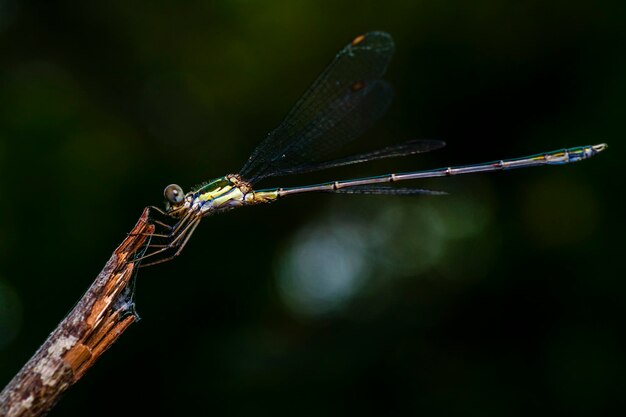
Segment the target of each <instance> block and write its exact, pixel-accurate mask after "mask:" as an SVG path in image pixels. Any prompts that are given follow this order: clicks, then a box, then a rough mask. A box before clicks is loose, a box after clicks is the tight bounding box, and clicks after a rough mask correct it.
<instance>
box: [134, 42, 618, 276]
mask: <svg viewBox="0 0 626 417" xmlns="http://www.w3.org/2000/svg"><path fill="white" fill-rule="evenodd" d="M393 51H394V42H393V39H392V38H391V36H390V35H389V34H387V33H385V32H369V33H366V34H364V35H361V36H358V37H356V38H355V39H354V40H353V41H352V42H351V43H350V44H348V45H347V46H346V47H345V48H343V49H342V50H341V51H340V52H339V53H338V54H337V55H336V56H335V58H334V59H333V61H332V62H331V63H330V65H329V66H328V67H327V68H326V69H325V70H324V72H322V74H321V75H320V76H319V77H318V78H317V80H315V82H314V83H313V84H312V85H311V87H309V89H308V90H307V91H306V92H305V94H304V95H303V96H302V97H301V98H300V99H299V100H298V102H297V103H296V104H295V106H294V107H293V109H292V110H291V111H290V112H289V113H288V114H287V117H286V118H285V119H284V120H283V122H282V123H281V124H280V125H279V126H278V127H277V128H276V129H275V130H273V131H272V132H270V133H269V134H268V135H267V137H266V138H265V140H263V142H261V144H260V145H259V146H258V147H257V148H256V149H255V150H254V152H252V155H251V156H250V157H249V158H248V161H247V162H246V163H245V165H244V166H243V168H242V169H241V170H240V171H239V173H237V174H229V175H226V176H224V177H220V178H216V179H214V180H211V181H209V182H207V183H204V184H202V185H200V186H198V187H196V188H194V189H192V190H191V191H189V192H188V193H186V194H185V193H184V192H183V190H182V188H181V187H179V186H178V185H176V184H171V185H168V186H167V187H166V188H165V191H164V195H165V199H166V208H165V211H161V210H159V209H156V208H155V209H156V211H157V212H159V213H160V214H161V215H163V216H165V218H167V219H171V220H174V224H173V225H169V224H167V223H168V222H166V221H165V222H164V221H159V220H156V219H154V223H155V225H158V226H160V227H162V228H164V230H165V231H164V232H163V233H155V234H153V235H152V236H153V237H154V238H158V239H162V240H163V242H162V243H161V244H157V242H155V241H152V242H151V243H150V245H149V249H150V251H149V252H148V253H147V254H145V255H144V256H142V257H141V258H138V259H137V260H143V259H147V258H148V259H150V263H148V264H147V265H153V264H157V263H161V262H165V261H167V260H170V259H172V258H174V257H176V256H177V255H178V254H179V253H180V252H181V250H182V249H183V248H184V247H185V245H186V244H187V242H188V241H189V238H190V237H191V235H192V234H193V232H194V230H195V229H196V227H197V226H198V224H199V223H200V220H201V219H202V218H203V217H206V216H208V215H211V214H214V213H219V212H222V211H225V210H230V209H233V208H236V207H241V206H247V205H253V204H261V203H270V202H273V201H276V200H277V199H279V198H281V197H286V196H290V195H295V194H302V193H308V192H331V193H343V194H385V195H418V194H429V195H436V194H445V193H442V192H438V191H430V190H424V189H419V188H399V187H393V186H391V185H381V184H391V183H395V182H399V181H404V180H413V179H419V178H432V177H443V176H450V175H459V174H470V173H475V172H488V171H500V170H505V169H513V168H525V167H531V166H539V165H552V164H567V163H570V162H576V161H580V160H583V159H586V158H589V157H592V156H594V155H595V154H597V153H598V152H600V151H602V150H604V149H605V148H606V144H599V145H593V146H581V147H575V148H568V149H561V150H558V151H552V152H544V153H540V154H537V155H534V156H528V157H523V158H515V159H505V160H499V161H494V162H487V163H482V164H475V165H467V166H459V167H447V168H439V169H433V170H428V171H416V172H403V173H394V174H385V175H378V176H375V177H367V178H357V179H348V180H340V181H329V182H325V183H322V184H315V185H306V186H301V187H290V188H271V189H262V190H256V189H255V188H254V187H255V185H256V184H257V183H258V182H259V181H261V180H263V179H266V178H269V177H276V176H282V175H290V174H301V173H305V172H311V171H317V170H321V169H327V168H334V167H339V166H344V165H349V164H356V163H361V162H366V161H372V160H375V159H382V158H390V157H397V156H405V155H413V154H417V153H422V152H428V151H432V150H434V149H438V148H441V147H443V146H444V145H445V143H444V142H441V141H437V140H413V141H409V142H405V143H402V144H399V145H395V146H390V147H387V148H383V149H379V150H376V151H373V152H367V153H362V154H359V155H353V156H350V157H346V158H340V159H329V156H330V154H331V153H332V152H333V151H335V150H337V149H338V148H339V147H340V146H342V145H345V144H347V143H348V142H351V141H352V140H354V139H356V138H357V137H359V136H360V135H361V134H362V133H364V132H365V131H366V130H367V129H368V128H369V127H371V126H372V125H373V124H374V122H375V121H376V120H377V119H379V118H380V117H381V116H382V115H383V114H384V113H385V111H386V110H387V107H389V104H390V103H391V100H392V96H393V90H392V88H391V86H390V85H389V83H387V82H386V81H384V80H383V79H382V76H383V74H384V73H385V70H386V69H387V65H388V64H389V61H390V59H391V55H392V54H393Z"/></svg>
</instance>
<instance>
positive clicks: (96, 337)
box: [0, 208, 154, 417]
mask: <svg viewBox="0 0 626 417" xmlns="http://www.w3.org/2000/svg"><path fill="white" fill-rule="evenodd" d="M148 210H149V209H148V208H146V209H145V210H144V211H143V213H142V215H141V217H140V218H139V221H138V222H137V224H136V225H135V227H134V228H133V230H132V231H131V233H130V234H129V235H128V237H127V238H126V239H125V240H124V241H123V242H122V244H121V245H120V246H119V247H118V248H117V249H116V250H115V252H113V255H112V256H111V259H109V261H108V262H107V264H106V265H105V266H104V269H103V270H102V272H100V274H99V275H98V277H97V278H96V280H95V281H94V282H93V283H92V284H91V286H90V287H89V289H88V290H87V292H86V293H85V294H84V295H83V297H82V298H81V299H80V300H79V302H78V303H77V304H76V306H75V307H74V309H73V310H72V311H71V312H70V313H69V314H68V315H67V316H66V317H65V318H64V319H63V321H61V323H59V325H58V326H57V328H56V329H55V330H54V331H53V332H52V333H51V334H50V336H49V337H48V339H47V340H46V341H45V343H44V344H43V345H42V346H41V347H40V348H39V350H37V352H36V353H35V354H34V355H33V357H32V358H31V359H30V360H29V361H28V362H27V363H26V364H25V365H24V367H23V368H22V369H21V370H20V371H19V372H18V374H17V375H16V376H15V377H14V378H13V379H12V380H11V381H10V382H9V384H8V385H7V386H6V387H5V388H4V389H3V390H2V392H1V393H0V416H2V417H4V416H6V417H35V416H43V415H45V414H46V413H47V412H48V411H49V410H50V409H51V408H52V407H53V406H54V405H55V404H56V403H57V401H58V400H59V399H60V397H61V395H62V394H63V393H64V392H65V390H67V389H68V388H69V387H70V386H72V385H73V384H74V383H76V381H78V380H79V379H80V378H81V377H82V376H83V375H84V374H85V372H87V370H89V368H91V366H92V365H93V364H94V363H95V362H96V361H97V360H98V358H100V356H101V355H102V354H103V353H104V352H105V351H106V350H107V349H108V348H109V347H110V346H111V345H112V344H113V343H114V342H115V341H116V340H117V338H118V337H119V336H120V335H121V334H122V333H123V332H124V330H126V329H127V328H128V326H130V325H131V324H132V323H133V322H134V321H136V320H137V319H138V316H137V314H136V313H135V308H134V301H133V290H134V289H133V286H134V278H135V275H136V272H137V265H136V264H135V263H134V262H133V255H134V254H135V253H136V252H138V251H140V250H141V249H142V248H143V247H144V242H145V241H146V238H147V236H148V235H149V234H150V233H152V232H153V231H154V226H153V225H152V224H150V223H149V222H148Z"/></svg>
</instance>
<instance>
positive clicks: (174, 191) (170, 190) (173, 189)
mask: <svg viewBox="0 0 626 417" xmlns="http://www.w3.org/2000/svg"><path fill="white" fill-rule="evenodd" d="M163 195H164V196H165V198H166V199H167V201H169V202H170V203H172V204H179V203H181V202H182V201H183V199H184V198H185V193H183V189H182V188H180V186H179V185H176V184H170V185H168V186H167V187H165V191H163Z"/></svg>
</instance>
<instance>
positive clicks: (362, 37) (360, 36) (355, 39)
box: [352, 35, 365, 46]
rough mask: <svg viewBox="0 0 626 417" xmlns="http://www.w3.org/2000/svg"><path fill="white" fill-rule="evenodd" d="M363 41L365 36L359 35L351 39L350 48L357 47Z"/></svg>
mask: <svg viewBox="0 0 626 417" xmlns="http://www.w3.org/2000/svg"><path fill="white" fill-rule="evenodd" d="M364 40H365V35H359V36H357V37H356V38H354V39H352V46H357V45H358V44H360V43H361V42H363V41H364Z"/></svg>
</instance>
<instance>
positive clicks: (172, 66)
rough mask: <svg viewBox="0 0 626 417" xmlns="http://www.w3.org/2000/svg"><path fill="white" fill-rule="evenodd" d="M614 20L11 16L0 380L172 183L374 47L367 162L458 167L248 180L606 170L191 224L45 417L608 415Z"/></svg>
mask: <svg viewBox="0 0 626 417" xmlns="http://www.w3.org/2000/svg"><path fill="white" fill-rule="evenodd" d="M624 21H626V7H625V4H624V2H621V1H599V2H582V1H580V2H576V1H575V2H571V1H549V2H546V1H538V0H537V1H527V2H514V1H498V0H481V1H474V2H466V1H424V0H419V1H404V0H386V1H376V2H374V1H363V0H360V1H343V2H337V1H331V0H324V1H319V0H316V1H312V0H310V1H301V2H292V1H286V0H283V1H266V2H256V1H245V0H229V1H225V0H224V1H185V2H166V1H133V2H129V1H121V0H117V1H109V2H72V1H20V0H0V62H1V65H0V190H1V194H0V196H1V197H0V386H4V385H5V384H6V383H7V382H8V381H9V380H10V379H11V377H12V376H13V375H14V374H15V373H16V372H17V371H18V370H19V369H20V367H21V366H22V364H23V363H24V362H25V361H26V360H27V359H28V358H29V357H30V356H31V355H32V354H33V352H34V351H35V350H36V349H37V347H38V346H39V345H40V344H41V342H42V341H43V340H44V339H45V338H46V336H47V335H48V333H49V332H50V331H51V330H52V329H53V328H54V327H55V325H56V324H57V323H58V322H59V321H60V320H61V319H62V318H63V316H64V315H65V313H66V312H67V311H68V310H69V309H70V308H71V307H72V306H73V303H74V302H75V301H76V300H77V299H78V298H79V297H80V296H81V294H82V293H83V291H84V290H85V289H86V288H87V286H88V285H89V284H90V283H91V282H92V280H93V279H94V278H95V276H96V274H97V273H98V272H99V271H100V269H101V268H102V266H103V265H104V263H105V261H106V260H107V259H108V258H109V256H110V254H111V252H112V251H113V249H114V248H115V247H116V245H117V244H118V243H119V242H120V241H121V240H122V239H123V238H124V236H125V234H126V233H127V232H128V231H129V230H130V229H131V227H132V226H133V224H134V223H135V221H136V219H137V218H138V216H139V214H140V213H141V210H142V208H143V207H144V206H146V205H149V204H160V203H161V201H162V194H161V193H162V190H163V188H164V187H165V185H167V184H169V183H171V182H176V183H179V184H181V185H182V186H183V187H184V188H185V189H188V188H189V187H190V186H193V185H194V184H197V183H199V182H202V181H204V180H207V179H210V178H212V177H216V176H221V175H224V174H226V173H229V172H234V171H237V170H238V169H239V168H240V167H241V165H242V164H243V162H244V161H245V159H246V158H247V156H248V154H249V153H250V152H251V150H252V149H253V148H254V146H255V145H256V144H257V143H258V142H259V141H260V140H261V139H262V138H263V137H264V135H265V134H266V132H267V131H269V130H271V129H272V128H273V127H275V126H276V125H277V124H278V123H279V122H280V120H281V119H282V117H283V116H284V115H285V114H286V112H287V111H288V110H289V109H290V106H291V105H292V104H293V103H294V102H295V100H296V99H297V98H298V96H299V95H300V94H301V93H302V92H303V91H304V90H305V89H306V87H307V86H308V85H309V83H310V82H312V81H313V80H314V78H315V77H316V76H317V74H318V73H319V72H320V71H321V70H322V69H323V68H324V67H325V65H326V64H327V63H328V62H329V61H330V60H331V59H332V57H333V56H334V54H335V53H336V52H337V51H338V50H339V49H340V48H342V47H343V46H344V45H345V44H346V43H347V42H349V41H350V40H351V39H352V38H353V37H354V36H356V35H357V34H360V33H362V32H365V31H368V30H386V31H388V32H390V33H391V34H392V35H393V36H394V38H395V40H396V48H397V52H396V55H395V57H394V60H393V62H392V64H391V66H390V68H389V71H388V76H387V79H388V80H390V81H391V82H392V83H393V84H394V86H395V87H396V90H397V98H396V100H395V102H394V104H393V105H392V107H391V109H390V111H389V113H388V115H387V116H386V117H385V118H384V119H383V120H382V121H381V122H380V123H379V124H378V125H377V126H376V128H374V129H373V130H372V131H371V132H370V133H368V134H367V135H366V136H365V137H363V138H362V139H361V140H360V145H361V146H360V147H359V149H361V150H369V149H372V148H375V147H377V146H385V145H389V144H392V143H396V142H399V141H403V140H406V139H411V138H436V139H443V140H445V141H447V142H448V146H447V147H446V148H444V149H443V150H441V151H437V152H434V153H432V154H427V155H422V156H416V157H409V158H405V159H401V160H391V161H382V162H377V163H372V164H369V165H366V166H358V167H350V168H345V169H338V170H336V171H333V172H326V173H320V174H315V175H310V176H303V177H300V178H287V179H275V180H273V181H267V182H266V183H264V185H267V186H273V185H277V186H280V185H292V184H304V183H309V182H312V181H318V180H322V179H325V180H326V179H335V178H345V177H349V176H353V175H370V174H378V173H383V172H389V171H394V170H396V171H397V170H411V169H426V168H435V167H438V166H447V165H454V164H467V163H475V162H483V161H489V160H494V159H500V158H508V157H517V156H523V155H528V154H533V153H537V152H540V151H544V150H552V149H558V148H562V147H566V146H578V145H587V144H594V143H599V142H608V143H609V145H610V149H609V150H608V151H607V152H605V153H603V154H602V155H600V156H598V157H596V158H594V159H592V160H590V161H586V162H583V163H580V164H573V165H569V166H562V167H548V168H535V169H528V170H521V171H512V172H506V173H496V174H491V175H475V176H469V177H455V178H444V179H439V180H436V181H428V182H423V183H419V184H418V185H419V186H423V187H429V188H434V189H439V190H445V191H448V192H449V193H450V195H449V196H446V197H417V198H393V197H392V198H387V197H376V196H341V195H307V196H302V197H297V198H291V199H286V200H284V201H281V202H279V203H277V204H274V205H271V206H264V207H254V208H248V209H242V210H238V211H235V212H232V213H228V214H226V215H222V216H218V217H213V218H209V219H206V220H205V221H204V222H203V223H202V224H201V226H200V228H199V229H198V230H197V231H196V233H195V235H194V236H193V239H192V240H191V242H190V243H189V245H188V247H187V249H186V250H185V251H184V253H183V255H182V256H181V257H180V258H179V259H177V260H176V261H174V262H171V263H168V264H164V265H161V266H157V267H154V268H149V269H145V270H142V271H141V273H140V275H139V277H138V283H137V291H136V303H137V310H138V312H139V314H140V315H141V316H142V320H141V321H140V322H139V323H138V324H136V325H134V326H132V327H131V328H130V329H129V330H128V331H127V332H126V333H125V334H124V335H123V336H122V338H121V339H120V341H119V342H118V343H116V344H115V345H114V346H113V347H112V349H111V350H110V351H109V352H108V353H107V354H106V355H105V356H104V357H103V358H102V359H101V361H100V362H99V363H97V364H96V366H95V367H94V368H93V369H92V370H91V371H90V372H89V373H88V374H87V375H86V377H85V378H84V379H83V380H82V381H81V382H80V383H78V384H77V385H76V386H75V387H73V388H72V389H71V390H70V391H69V392H68V393H67V394H66V396H65V398H64V399H63V400H62V401H61V403H60V404H59V405H58V406H57V408H56V409H55V410H54V411H53V412H52V413H51V415H53V416H72V415H91V416H110V415H117V416H135V415H180V416H182V415H185V416H196V415H198V416H200V415H229V416H235V415H256V416H265V415H303V416H309V415H326V416H335V415H336V416H340V415H341V416H343V415H348V414H356V413H359V414H360V415H407V414H418V413H419V414H424V415H455V414H456V415H459V414H462V415H481V416H487V415H498V416H501V415H509V416H511V415H528V414H529V413H533V414H536V413H537V412H539V411H543V412H550V413H551V414H553V415H597V414H598V413H600V412H607V411H608V410H610V409H612V408H615V407H623V406H624V402H625V401H624V388H625V387H624V383H623V380H624V374H626V357H625V356H624V351H625V348H626V343H625V340H624V326H623V318H624V317H625V316H624V302H625V301H626V297H625V295H624V293H625V291H626V282H625V280H624V273H623V271H622V264H623V262H621V261H623V256H624V251H625V249H626V248H625V247H624V243H623V236H624V235H625V232H626V231H625V230H624V219H623V212H624V210H623V205H622V203H621V202H622V194H623V182H622V181H623V175H622V170H621V169H620V167H622V166H623V162H619V161H620V160H621V159H622V158H623V156H622V155H623V152H624V145H623V138H624V136H625V133H626V129H625V128H624V120H625V119H624V114H625V112H626V100H625V97H626V54H625V53H624V40H625V39H624V36H623V33H624ZM112 391H113V392H124V394H122V395H124V396H126V397H127V398H126V403H125V405H124V406H122V405H121V404H120V403H119V402H117V401H114V400H113V399H112V396H111V392H112Z"/></svg>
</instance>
